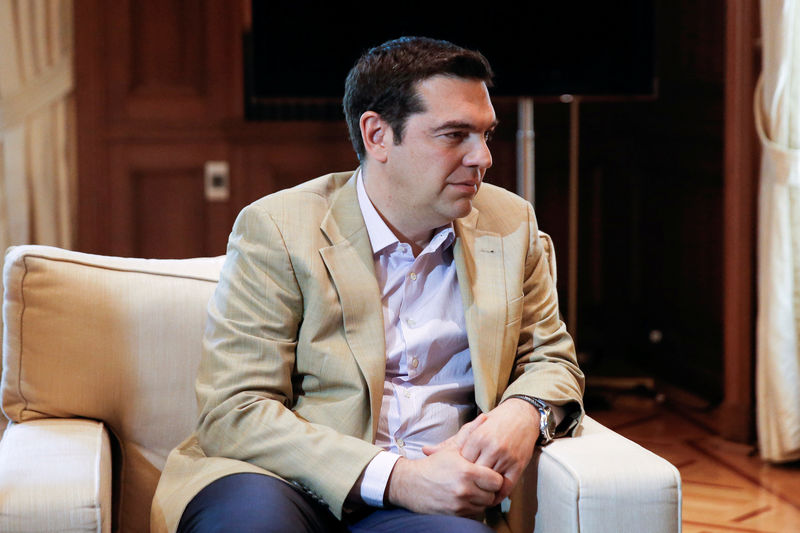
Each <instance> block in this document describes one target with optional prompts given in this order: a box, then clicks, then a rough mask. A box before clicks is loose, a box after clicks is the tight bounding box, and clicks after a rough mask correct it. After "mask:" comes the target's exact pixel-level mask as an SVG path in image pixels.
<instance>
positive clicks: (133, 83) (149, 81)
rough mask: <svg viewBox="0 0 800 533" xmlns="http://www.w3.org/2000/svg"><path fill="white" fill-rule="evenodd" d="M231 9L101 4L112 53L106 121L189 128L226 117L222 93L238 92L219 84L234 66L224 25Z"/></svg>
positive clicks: (208, 4)
mask: <svg viewBox="0 0 800 533" xmlns="http://www.w3.org/2000/svg"><path fill="white" fill-rule="evenodd" d="M227 5H230V7H231V9H226V6H227ZM237 6H238V3H235V2H231V3H230V4H227V3H225V2H221V0H216V1H214V0H136V1H133V0H119V1H116V2H109V3H108V4H106V5H105V6H104V9H105V29H106V32H107V33H106V45H107V47H108V49H109V50H111V51H113V58H112V60H111V61H109V62H108V64H107V66H106V68H107V74H108V81H107V83H108V89H109V95H110V101H109V109H108V113H109V117H110V118H111V119H113V120H115V121H124V120H158V121H165V120H167V121H190V122H191V121H198V120H207V119H214V118H220V115H222V116H224V115H225V114H226V113H227V112H229V106H227V105H225V104H224V102H229V101H230V100H231V98H230V95H229V94H228V92H229V87H230V88H231V89H232V90H237V89H238V86H237V85H236V84H233V85H230V84H226V83H225V81H226V80H230V79H231V77H230V75H229V74H230V68H231V65H230V63H231V62H232V63H236V61H235V60H234V61H231V60H230V58H231V57H232V56H231V55H230V54H231V53H232V52H233V51H234V50H233V48H234V47H235V44H234V41H235V37H234V36H231V35H230V33H231V31H230V30H231V27H230V21H231V19H233V18H235V16H236V13H235V10H234V8H236V7H237ZM212 80H213V81H212Z"/></svg>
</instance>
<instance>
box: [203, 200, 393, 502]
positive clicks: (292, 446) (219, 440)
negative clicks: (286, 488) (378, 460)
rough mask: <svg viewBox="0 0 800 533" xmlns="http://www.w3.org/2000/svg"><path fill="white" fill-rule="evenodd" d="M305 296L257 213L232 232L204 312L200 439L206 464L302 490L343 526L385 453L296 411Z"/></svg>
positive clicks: (281, 246)
mask: <svg viewBox="0 0 800 533" xmlns="http://www.w3.org/2000/svg"><path fill="white" fill-rule="evenodd" d="M302 319H303V295H302V293H301V290H300V285H299V284H298V280H297V279H296V277H295V273H294V271H293V268H292V261H291V258H290V255H289V252H288V251H287V248H286V245H285V243H284V240H283V237H282V235H281V232H280V231H279V229H278V226H277V225H276V224H275V222H274V220H273V219H272V217H271V216H270V214H269V212H268V211H267V209H265V208H264V207H262V206H260V205H259V204H258V203H257V204H253V205H251V206H249V207H247V208H245V209H244V210H243V211H242V212H241V214H240V215H239V217H238V218H237V220H236V223H235V224H234V228H233V231H232V233H231V236H230V239H229V242H228V252H227V258H226V261H225V265H224V267H223V269H222V273H221V275H220V281H219V285H218V287H217V289H216V292H215V293H214V296H213V297H212V299H211V301H210V303H209V308H208V322H207V326H206V332H205V336H204V341H203V344H204V353H203V358H202V360H201V364H200V369H199V373H198V380H197V397H198V403H199V406H200V411H201V414H200V419H199V422H198V427H197V431H196V435H197V438H198V441H199V444H200V446H201V447H202V449H203V451H204V452H205V454H206V455H208V456H218V457H228V458H232V459H238V460H241V461H246V462H249V463H252V464H254V465H256V466H259V467H261V468H263V469H265V470H267V471H269V472H271V473H274V474H277V475H278V476H280V477H282V478H284V479H286V480H289V481H290V482H292V483H294V484H296V485H299V486H300V487H302V488H303V489H305V490H306V491H307V492H309V493H311V494H312V495H314V496H316V497H318V498H320V499H322V500H323V501H325V502H326V503H327V504H328V505H329V506H330V507H331V510H332V511H333V513H334V514H336V515H337V516H341V513H342V506H343V504H344V501H345V498H346V497H347V494H348V492H349V490H350V488H351V487H352V486H353V484H354V483H355V482H356V480H357V479H358V477H359V475H360V474H361V472H362V470H363V469H364V468H365V467H366V465H367V464H368V463H369V462H370V460H371V459H372V458H373V457H374V456H375V455H376V454H377V453H378V452H379V451H380V448H378V447H376V446H374V445H372V444H370V443H368V442H365V441H363V440H361V439H359V438H356V437H354V436H349V435H344V434H342V433H339V432H337V431H335V430H334V429H332V428H330V427H328V426H326V425H323V424H315V423H311V422H309V421H307V420H304V419H302V418H301V417H299V416H298V415H297V414H296V413H295V412H293V411H292V410H291V408H292V405H293V403H294V396H293V395H294V392H293V382H292V379H293V370H294V368H295V357H296V354H295V348H296V346H297V337H298V329H299V326H300V324H301V321H302Z"/></svg>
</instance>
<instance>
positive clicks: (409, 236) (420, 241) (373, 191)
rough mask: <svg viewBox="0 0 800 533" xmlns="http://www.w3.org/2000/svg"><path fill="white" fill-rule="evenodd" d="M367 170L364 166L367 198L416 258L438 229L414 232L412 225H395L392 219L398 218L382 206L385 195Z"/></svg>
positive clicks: (363, 174) (363, 173)
mask: <svg viewBox="0 0 800 533" xmlns="http://www.w3.org/2000/svg"><path fill="white" fill-rule="evenodd" d="M365 170H366V169H365V168H364V167H363V166H362V168H361V179H362V180H363V182H364V191H365V192H366V193H367V198H369V201H370V203H372V206H373V207H374V208H375V211H377V213H378V215H379V216H380V217H381V220H383V222H384V223H385V224H386V226H387V227H388V228H389V229H390V230H391V231H392V233H394V235H395V237H397V240H399V241H400V242H403V243H406V244H408V245H409V246H411V251H412V252H413V254H414V257H416V256H418V255H419V254H420V252H422V250H424V249H425V247H426V246H427V245H428V243H429V242H430V241H431V239H432V238H433V234H434V231H435V230H436V228H431V229H423V230H414V229H413V228H411V227H410V226H411V225H410V224H406V225H405V226H406V227H402V226H401V225H400V224H398V223H395V222H394V221H393V220H392V218H396V217H392V216H391V214H390V213H391V209H390V208H389V207H388V205H382V204H383V202H381V199H382V198H383V195H381V194H380V191H379V186H378V184H377V180H370V179H368V178H367V173H366V171H365ZM376 200H377V201H376Z"/></svg>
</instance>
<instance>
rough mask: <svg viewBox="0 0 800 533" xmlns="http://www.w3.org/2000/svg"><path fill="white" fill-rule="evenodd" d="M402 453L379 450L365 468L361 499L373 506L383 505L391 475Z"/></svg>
mask: <svg viewBox="0 0 800 533" xmlns="http://www.w3.org/2000/svg"><path fill="white" fill-rule="evenodd" d="M398 459H400V455H398V454H396V453H391V452H385V451H384V452H379V453H378V455H376V456H375V457H373V458H372V461H370V463H369V464H368V465H367V467H366V468H365V469H364V477H363V478H362V480H361V499H362V500H364V503H366V504H367V505H371V506H372V507H383V496H384V494H385V493H386V485H387V483H389V475H390V474H391V473H392V469H393V468H394V464H395V463H396V462H397V460H398Z"/></svg>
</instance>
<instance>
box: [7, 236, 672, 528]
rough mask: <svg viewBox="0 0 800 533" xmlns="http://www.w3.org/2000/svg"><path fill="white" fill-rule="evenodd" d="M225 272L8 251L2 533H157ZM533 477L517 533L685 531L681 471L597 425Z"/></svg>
mask: <svg viewBox="0 0 800 533" xmlns="http://www.w3.org/2000/svg"><path fill="white" fill-rule="evenodd" d="M222 259H223V258H221V257H218V258H200V259H185V260H147V259H127V258H119V257H103V256H96V255H88V254H82V253H77V252H70V251H66V250H61V249H57V248H50V247H45V246H20V247H16V248H12V249H10V250H9V252H8V254H7V256H6V263H5V268H4V273H3V276H4V277H3V279H4V283H5V298H4V302H3V318H4V338H3V378H2V407H3V411H4V412H5V414H6V416H7V417H8V419H9V420H10V423H9V426H8V428H7V429H6V431H5V434H4V435H3V438H2V441H0V531H20V532H21V531H25V532H31V531H59V532H65V531H102V532H106V531H112V530H113V531H124V532H143V531H147V530H148V527H149V513H150V502H151V499H152V496H153V492H154V491H155V487H156V483H157V481H158V477H159V474H160V472H161V469H162V467H163V466H164V461H165V459H166V456H167V454H168V452H169V451H170V449H171V448H172V447H173V446H175V445H176V444H177V443H178V442H180V441H181V440H182V439H183V438H184V437H185V436H186V435H188V434H189V433H190V432H191V431H192V430H193V426H194V423H195V418H196V406H195V396H194V376H195V372H196V369H197V365H198V362H199V355H200V350H201V337H202V332H203V327H204V322H205V315H206V303H207V301H208V299H209V297H210V296H211V293H212V291H213V290H214V287H215V285H216V282H217V279H218V273H219V270H220V267H221V266H222ZM553 266H554V263H553ZM553 273H555V272H554V271H553ZM528 470H529V472H528V474H527V475H526V477H525V479H524V481H523V482H522V483H520V485H519V487H518V489H517V491H516V492H515V494H514V495H513V497H512V499H511V504H510V509H507V510H508V513H507V514H506V517H507V519H508V524H507V525H506V524H504V525H503V527H502V528H503V529H508V528H507V527H506V526H508V527H510V530H511V531H514V532H519V533H522V532H525V533H529V532H530V531H536V532H544V531H546V532H549V533H570V532H581V533H588V532H609V533H624V532H632V533H633V532H635V533H641V532H648V533H661V532H663V533H672V532H675V531H679V530H680V503H681V492H680V478H679V475H678V472H677V470H676V469H675V468H674V467H673V466H672V465H670V464H669V463H668V462H666V461H665V460H663V459H661V458H659V457H657V456H656V455H653V454H652V453H650V452H648V451H646V450H645V449H643V448H641V447H639V446H637V445H636V444H634V443H632V442H631V441H629V440H626V439H625V438H623V437H621V436H619V435H617V434H615V433H614V432H612V431H611V430H609V429H607V428H604V427H603V426H601V425H600V424H598V423H597V422H595V421H593V420H592V419H591V418H589V417H586V418H585V419H584V422H583V425H582V427H581V429H580V431H579V436H577V437H576V438H572V439H560V440H558V441H556V442H554V443H552V444H551V445H549V446H547V447H545V448H544V449H543V450H541V451H540V452H538V453H537V455H536V457H535V458H534V460H533V462H532V463H531V467H530V468H529V469H528Z"/></svg>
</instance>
